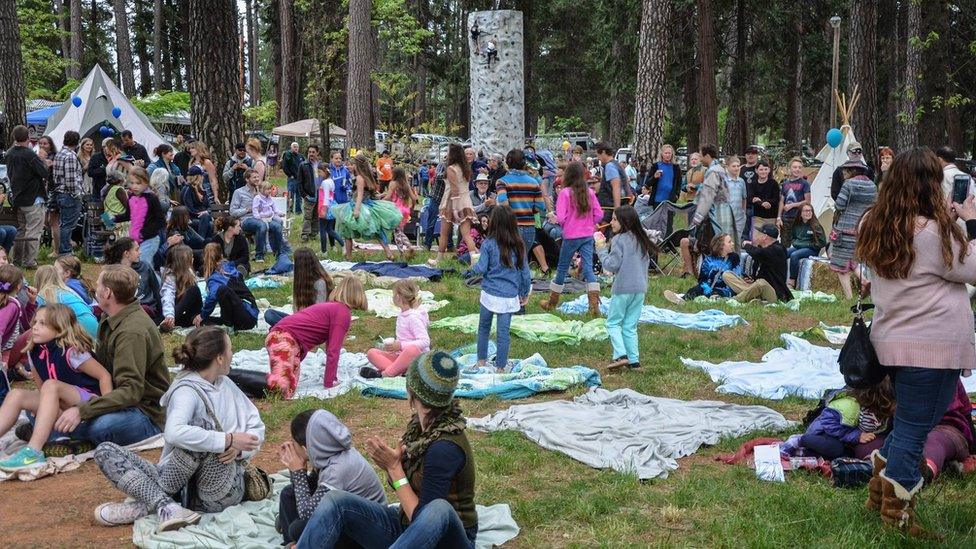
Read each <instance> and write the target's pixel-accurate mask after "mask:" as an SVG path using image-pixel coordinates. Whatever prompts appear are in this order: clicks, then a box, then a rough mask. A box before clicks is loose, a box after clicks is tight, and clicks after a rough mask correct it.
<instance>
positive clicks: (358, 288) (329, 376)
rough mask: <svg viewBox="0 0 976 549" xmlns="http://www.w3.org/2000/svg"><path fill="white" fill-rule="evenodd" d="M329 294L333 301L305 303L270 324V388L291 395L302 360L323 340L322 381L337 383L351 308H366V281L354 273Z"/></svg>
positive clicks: (286, 395)
mask: <svg viewBox="0 0 976 549" xmlns="http://www.w3.org/2000/svg"><path fill="white" fill-rule="evenodd" d="M329 298H330V299H331V300H332V301H329V302H328V303H319V304H316V305H312V306H311V307H306V308H304V309H302V310H301V311H298V312H297V313H295V314H293V315H289V316H287V317H286V318H284V319H282V320H281V321H280V322H278V323H277V324H275V325H274V327H273V328H271V332H270V333H268V337H267V339H265V341H264V346H265V347H266V348H267V350H268V360H269V361H270V365H271V368H270V369H271V373H269V374H268V389H270V390H272V391H275V390H277V391H280V392H281V393H282V394H283V395H284V396H285V398H291V396H292V395H293V394H295V389H296V388H297V387H298V377H299V372H300V370H301V363H302V360H303V359H304V358H305V356H306V355H307V354H308V353H309V352H310V351H311V350H312V349H314V348H315V347H318V346H319V345H322V344H323V343H324V344H325V354H326V360H325V377H324V379H323V384H324V385H325V388H326V389H331V388H333V387H335V386H336V385H338V383H339V381H338V374H339V351H340V350H341V349H342V342H343V341H345V339H346V333H347V332H348V331H349V324H350V323H351V322H352V313H351V312H350V311H351V310H352V309H356V310H360V311H365V310H366V309H367V308H368V307H367V302H366V293H365V292H363V283H362V282H360V281H359V279H358V278H356V277H353V276H347V277H345V278H343V279H342V282H340V283H339V286H337V287H336V289H335V290H333V291H332V294H331V295H330V296H329Z"/></svg>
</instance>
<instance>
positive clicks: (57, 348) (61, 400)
mask: <svg viewBox="0 0 976 549" xmlns="http://www.w3.org/2000/svg"><path fill="white" fill-rule="evenodd" d="M94 347H95V344H94V342H93V341H92V338H91V336H90V335H88V332H86V331H85V330H84V328H82V327H81V325H80V324H78V319H77V318H76V317H75V314H74V312H72V310H71V309H70V308H69V307H68V306H67V305H62V304H60V303H49V304H48V305H46V306H44V307H42V308H40V309H38V310H37V313H36V314H35V315H34V326H33V327H32V328H31V336H30V343H29V344H28V346H27V353H28V357H29V360H30V366H31V370H30V375H31V377H32V378H33V381H34V385H35V386H36V387H40V389H39V390H27V389H13V390H11V391H10V394H9V395H7V398H6V399H5V400H4V402H3V405H0V433H6V432H7V431H8V430H10V428H11V427H13V426H14V423H16V422H17V418H18V417H19V416H20V412H21V410H27V411H29V412H31V413H33V414H34V416H35V418H36V419H35V421H34V430H33V433H32V434H31V437H30V441H29V442H28V443H27V446H24V447H23V448H21V449H20V450H19V451H17V453H15V454H14V455H12V456H10V457H9V458H7V459H5V460H3V461H0V470H3V471H17V470H20V469H32V468H36V467H42V466H43V465H44V463H45V461H46V460H45V456H44V452H43V451H42V448H43V446H44V443H45V442H47V439H48V435H50V434H51V430H52V429H53V428H54V422H55V420H57V419H58V417H59V416H60V415H61V411H62V410H66V409H68V408H70V407H72V406H78V405H79V404H82V403H85V402H87V401H88V400H90V399H91V398H92V397H93V396H97V395H105V394H107V393H108V392H109V391H111V390H112V374H110V373H109V372H108V370H106V369H105V368H104V367H103V366H102V365H101V364H99V363H98V361H97V360H95V359H94V358H92V355H91V352H92V349H94Z"/></svg>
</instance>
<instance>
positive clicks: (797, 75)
mask: <svg viewBox="0 0 976 549" xmlns="http://www.w3.org/2000/svg"><path fill="white" fill-rule="evenodd" d="M792 39H793V43H792V44H790V53H789V60H788V62H787V66H788V67H790V70H791V71H792V72H791V74H790V83H789V86H787V88H788V89H787V92H786V142H787V144H788V145H789V146H790V148H792V149H793V150H799V149H800V146H801V145H802V142H803V100H802V87H801V86H802V83H803V23H802V22H801V21H800V20H799V19H798V20H797V21H796V23H795V26H794V28H793V36H792Z"/></svg>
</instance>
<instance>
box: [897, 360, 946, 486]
mask: <svg viewBox="0 0 976 549" xmlns="http://www.w3.org/2000/svg"><path fill="white" fill-rule="evenodd" d="M889 371H890V376H891V382H892V383H891V385H892V388H893V389H894V392H895V402H896V404H897V406H896V407H895V419H894V428H893V429H892V430H891V434H889V435H888V438H887V439H885V443H884V446H882V447H881V455H882V456H884V458H885V459H887V460H888V465H886V466H885V476H887V477H888V478H890V479H891V480H893V481H895V482H897V483H898V484H900V485H901V486H902V487H903V488H905V490H906V491H910V490H911V489H912V488H914V487H915V485H917V484H918V482H919V481H920V480H921V479H922V474H921V472H920V471H919V468H918V464H919V463H920V462H921V461H922V451H923V450H924V449H925V439H926V438H927V437H928V436H929V432H930V431H931V430H932V428H933V427H935V426H936V425H938V423H939V421H940V420H941V419H942V416H943V415H944V414H945V411H946V410H947V409H948V408H949V404H950V403H951V402H952V399H953V398H954V397H955V395H956V385H957V384H958V383H959V370H941V369H934V368H909V367H893V368H890V369H889Z"/></svg>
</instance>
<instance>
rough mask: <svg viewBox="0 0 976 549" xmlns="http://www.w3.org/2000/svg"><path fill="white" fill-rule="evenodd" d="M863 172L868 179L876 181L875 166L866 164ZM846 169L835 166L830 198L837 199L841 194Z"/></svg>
mask: <svg viewBox="0 0 976 549" xmlns="http://www.w3.org/2000/svg"><path fill="white" fill-rule="evenodd" d="M861 173H863V174H864V175H866V176H868V179H870V180H871V181H874V168H872V167H871V166H866V167H865V168H864V169H863V170H861ZM844 181H845V178H844V169H843V168H835V169H834V173H833V175H831V177H830V198H832V199H834V200H837V196H838V195H839V194H840V189H841V187H843V186H844Z"/></svg>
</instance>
